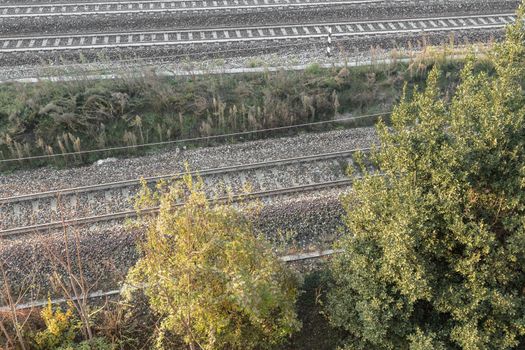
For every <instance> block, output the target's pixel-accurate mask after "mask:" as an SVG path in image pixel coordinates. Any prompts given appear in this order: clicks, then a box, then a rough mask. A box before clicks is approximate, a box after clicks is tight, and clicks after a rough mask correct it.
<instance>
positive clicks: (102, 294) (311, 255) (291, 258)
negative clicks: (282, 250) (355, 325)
mask: <svg viewBox="0 0 525 350" xmlns="http://www.w3.org/2000/svg"><path fill="white" fill-rule="evenodd" d="M341 252H342V251H341V250H334V249H326V250H316V251H307V252H301V253H297V254H290V255H282V256H280V257H279V259H280V260H281V261H283V262H285V263H294V262H298V261H305V260H313V259H322V258H326V257H330V256H332V255H334V254H340V253H341ZM124 288H125V287H123V288H118V289H112V290H106V291H103V290H99V291H96V292H91V293H87V294H86V295H79V296H76V297H72V298H71V299H70V300H67V299H65V298H57V299H49V298H47V299H43V300H34V301H28V302H25V303H19V304H17V305H15V306H14V309H15V310H17V311H19V310H27V309H33V308H40V307H44V306H46V305H48V304H49V303H51V304H52V305H60V304H64V303H67V302H68V301H78V300H80V299H87V300H91V299H101V298H112V297H118V296H120V294H121V293H122V291H123V289H124ZM132 288H133V287H132ZM134 288H139V287H134ZM11 311H12V309H11V307H10V306H6V305H3V306H0V312H11Z"/></svg>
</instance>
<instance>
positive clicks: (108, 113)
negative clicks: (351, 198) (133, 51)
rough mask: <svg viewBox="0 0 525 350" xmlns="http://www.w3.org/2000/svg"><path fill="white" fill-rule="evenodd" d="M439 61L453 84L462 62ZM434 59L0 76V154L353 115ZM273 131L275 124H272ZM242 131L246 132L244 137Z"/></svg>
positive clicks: (59, 162) (390, 98) (386, 104)
mask: <svg viewBox="0 0 525 350" xmlns="http://www.w3.org/2000/svg"><path fill="white" fill-rule="evenodd" d="M441 61H442V62H441V64H442V66H443V70H444V71H445V72H447V74H446V75H445V76H444V78H443V85H444V86H451V85H452V86H453V85H454V83H455V82H456V81H457V79H458V70H459V69H458V68H459V66H460V65H461V63H460V62H458V61H454V60H447V59H441ZM434 62H435V59H429V60H428V59H427V60H415V61H413V62H411V63H400V62H393V63H391V64H388V65H370V66H363V67H352V68H331V69H323V68H320V67H319V66H318V65H315V64H313V65H311V66H310V67H308V68H307V69H306V70H305V71H279V72H265V73H253V74H235V75H227V74H223V75H203V76H193V77H169V78H165V77H164V78H163V77H158V76H153V75H150V76H144V77H141V78H119V79H116V80H100V81H82V80H78V81H71V82H63V83H52V82H41V83H37V84H19V83H11V84H4V85H1V86H0V160H1V159H9V158H23V157H29V156H37V155H61V154H64V153H70V152H79V151H87V150H93V149H103V148H111V147H117V146H136V145H140V144H144V143H152V142H164V141H171V140H178V139H186V138H191V137H201V136H210V135H218V134H223V133H232V132H239V131H247V130H256V129H265V128H272V127H278V126H287V125H293V124H300V123H308V122H314V121H325V120H333V119H334V118H336V117H337V116H338V115H341V114H344V113H348V114H350V115H352V116H358V115H362V114H372V113H377V112H383V111H388V110H390V109H391V107H392V106H393V105H394V104H395V102H396V101H397V100H398V99H399V97H400V95H401V93H402V87H403V85H404V83H407V84H408V85H409V86H413V85H416V84H423V82H424V79H425V77H426V73H427V72H428V70H429V68H430V67H431V66H432V65H433V64H434ZM376 120H377V118H370V119H368V120H367V119H359V121H356V122H354V123H345V124H344V126H345V127H348V126H350V127H353V126H361V125H371V124H373V123H374V122H375V121H376ZM335 126H337V125H336V124H329V125H325V126H323V127H317V128H315V129H313V130H322V129H327V128H333V127H335ZM339 126H343V124H339ZM311 130H312V128H311ZM296 131H297V130H296ZM278 134H280V135H282V134H283V132H280V133H275V132H274V133H272V135H278ZM261 136H262V135H261V134H256V135H254V136H253V137H261ZM265 136H268V135H267V134H265ZM247 138H251V136H244V139H247ZM224 141H226V142H231V141H232V139H231V138H230V139H227V140H221V142H224ZM158 148H159V146H157V147H156V149H158ZM153 149H154V148H153V147H149V148H146V147H140V148H132V149H131V150H130V149H126V150H119V151H112V152H109V151H106V152H95V153H88V154H82V155H69V156H67V157H66V156H58V157H57V156H55V157H53V158H48V159H37V160H32V161H24V162H3V163H0V171H1V170H3V171H6V170H13V169H16V168H20V167H36V166H42V165H47V164H51V165H54V166H70V165H77V164H86V163H90V162H93V161H95V160H97V159H101V158H106V157H110V156H118V155H124V154H126V155H132V154H142V153H144V152H147V151H151V150H153Z"/></svg>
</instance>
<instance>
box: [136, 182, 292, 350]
mask: <svg viewBox="0 0 525 350" xmlns="http://www.w3.org/2000/svg"><path fill="white" fill-rule="evenodd" d="M159 188H160V189H161V190H160V191H159V192H157V193H151V191H150V190H149V189H148V188H147V187H145V188H144V189H143V193H142V194H141V196H140V197H139V199H138V201H137V205H138V207H149V206H151V205H153V204H157V203H160V207H161V209H160V213H159V215H158V217H156V218H150V219H148V220H147V223H148V229H147V234H146V239H145V241H144V242H143V243H142V244H141V246H140V247H141V251H142V253H143V257H142V258H141V259H140V260H139V262H138V263H137V264H136V266H135V267H134V268H133V269H132V270H131V272H130V274H129V282H130V284H132V285H137V284H140V285H143V286H144V290H145V294H146V296H147V297H148V298H149V302H150V306H151V308H152V309H153V310H154V311H155V312H156V313H158V314H159V315H160V316H162V322H161V332H160V334H159V336H158V338H157V347H159V348H163V338H164V336H165V335H166V334H167V333H169V332H171V333H174V334H176V335H178V336H180V337H182V338H183V341H184V342H185V343H186V344H187V345H188V347H189V348H190V349H192V350H193V349H253V348H258V349H263V348H269V347H271V346H273V345H275V344H277V343H280V342H282V341H283V340H284V339H286V337H287V336H289V335H290V334H291V333H292V332H294V331H296V330H297V329H298V328H299V326H300V323H299V321H298V320H297V317H296V312H295V309H294V308H295V305H294V304H295V300H296V297H297V286H296V283H297V281H296V279H295V278H294V275H292V274H291V273H290V272H289V271H288V270H287V269H286V268H285V267H284V265H283V263H282V262H281V261H280V260H279V259H278V258H277V257H276V256H275V255H274V254H273V253H272V250H271V249H270V246H269V245H268V244H267V243H266V242H265V241H263V240H262V239H260V238H258V237H256V235H255V232H254V229H253V227H252V224H251V223H250V221H249V220H248V219H246V218H245V216H244V215H242V214H241V212H240V211H239V210H238V209H235V208H233V207H232V206H231V205H229V204H220V203H218V202H216V201H209V200H208V199H207V197H206V195H205V193H204V191H203V183H202V180H199V181H197V182H194V180H193V179H192V178H191V177H190V176H189V175H188V176H185V177H184V178H183V179H182V180H180V181H177V182H175V183H174V184H170V185H168V184H161V185H159ZM181 202H183V203H184V204H183V205H182V206H176V204H175V203H181Z"/></svg>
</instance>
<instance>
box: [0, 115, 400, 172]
mask: <svg viewBox="0 0 525 350" xmlns="http://www.w3.org/2000/svg"><path fill="white" fill-rule="evenodd" d="M391 113H392V112H391V111H387V112H382V113H375V114H366V115H361V116H356V117H347V118H340V119H330V120H323V121H318V122H311V123H302V124H294V125H287V126H278V127H274V128H266V129H259V130H248V131H240V132H234V133H227V134H220V135H210V136H200V137H194V138H186V139H179V140H172V141H161V142H151V143H144V144H138V145H129V146H118V147H108V148H99V149H93V150H85V151H75V152H65V153H60V154H43V155H38V156H30V157H20V158H7V159H0V164H5V163H10V162H22V161H30V160H40V159H49V158H61V157H66V156H80V155H85V154H93V153H104V152H114V151H119V150H129V149H137V148H148V147H156V146H166V145H175V144H181V143H192V142H202V141H210V140H216V139H222V138H228V137H238V136H244V135H252V134H259V133H267V132H272V131H282V130H292V129H298V128H305V127H311V126H319V125H325V124H334V123H344V122H351V121H357V120H361V119H367V118H374V117H375V118H378V117H381V116H387V115H390V114H391Z"/></svg>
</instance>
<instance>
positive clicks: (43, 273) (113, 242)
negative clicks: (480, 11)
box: [0, 189, 348, 299]
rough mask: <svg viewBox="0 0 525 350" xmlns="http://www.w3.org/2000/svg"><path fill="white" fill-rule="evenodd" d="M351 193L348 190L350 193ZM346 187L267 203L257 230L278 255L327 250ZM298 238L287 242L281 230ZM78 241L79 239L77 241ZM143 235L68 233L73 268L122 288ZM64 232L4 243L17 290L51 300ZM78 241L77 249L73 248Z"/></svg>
mask: <svg viewBox="0 0 525 350" xmlns="http://www.w3.org/2000/svg"><path fill="white" fill-rule="evenodd" d="M347 190H348V189H347ZM347 190H345V189H331V190H326V191H318V192H310V193H303V194H299V195H287V196H280V197H279V198H275V199H274V200H273V201H272V202H271V203H267V204H265V205H264V206H263V207H262V209H261V212H260V215H259V216H258V217H257V218H255V225H256V227H257V228H258V229H259V230H260V231H262V232H263V233H264V235H265V236H266V237H268V239H270V240H271V241H272V242H273V243H274V245H275V247H276V250H277V251H278V252H279V255H283V254H286V253H296V252H298V251H305V250H312V249H314V247H315V248H327V247H329V246H330V244H331V242H332V241H333V240H334V239H335V238H336V237H337V235H338V234H340V232H341V230H340V226H341V224H342V222H341V215H342V214H343V209H342V207H341V205H340V203H339V201H338V198H339V195H340V194H341V193H342V192H343V191H347ZM278 230H280V231H282V232H286V231H288V232H290V231H294V232H295V234H293V235H291V236H289V237H288V238H289V239H286V238H283V236H281V235H279V234H277V231H278ZM75 232H76V237H78V240H77V239H75ZM142 235H143V230H142V229H141V228H137V227H135V228H133V227H132V226H131V225H129V224H128V225H124V224H122V223H104V224H98V225H92V226H90V227H83V228H81V227H78V228H76V229H68V237H69V239H68V248H69V252H70V255H71V256H72V261H73V263H72V266H73V270H74V271H75V273H76V274H78V271H79V269H78V264H77V263H76V258H75V257H74V255H75V254H77V247H78V254H79V256H80V260H81V261H82V265H83V274H84V278H85V280H86V283H87V285H89V286H92V291H94V290H109V289H112V288H115V287H117V286H118V282H120V281H122V280H123V278H124V276H125V275H126V272H127V270H128V269H129V267H131V266H132V265H133V264H134V262H135V261H136V260H137V259H138V257H139V254H138V252H137V249H136V242H137V240H138V239H139V238H141V237H142ZM64 241H65V240H64V233H63V232H60V231H54V232H49V233H46V234H33V235H26V236H22V237H18V238H16V237H13V238H10V239H4V240H2V241H1V242H2V244H1V245H0V262H1V263H2V264H3V265H4V267H5V268H6V271H7V274H8V278H9V282H10V284H11V285H12V287H13V288H14V289H18V288H20V289H23V288H28V287H29V288H30V289H29V290H30V292H28V294H26V295H27V297H31V298H33V299H38V298H42V297H45V296H46V295H47V293H48V292H51V293H52V295H53V296H57V295H60V293H58V292H56V291H53V290H54V289H53V284H52V283H51V282H50V276H51V275H52V274H53V272H54V271H56V272H57V273H58V274H59V275H60V276H65V275H66V274H65V271H66V270H65V269H64V268H63V267H61V263H59V261H60V260H61V261H64V260H65V256H66V249H65V248H66V245H65V244H64ZM75 242H78V245H77V244H75Z"/></svg>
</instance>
